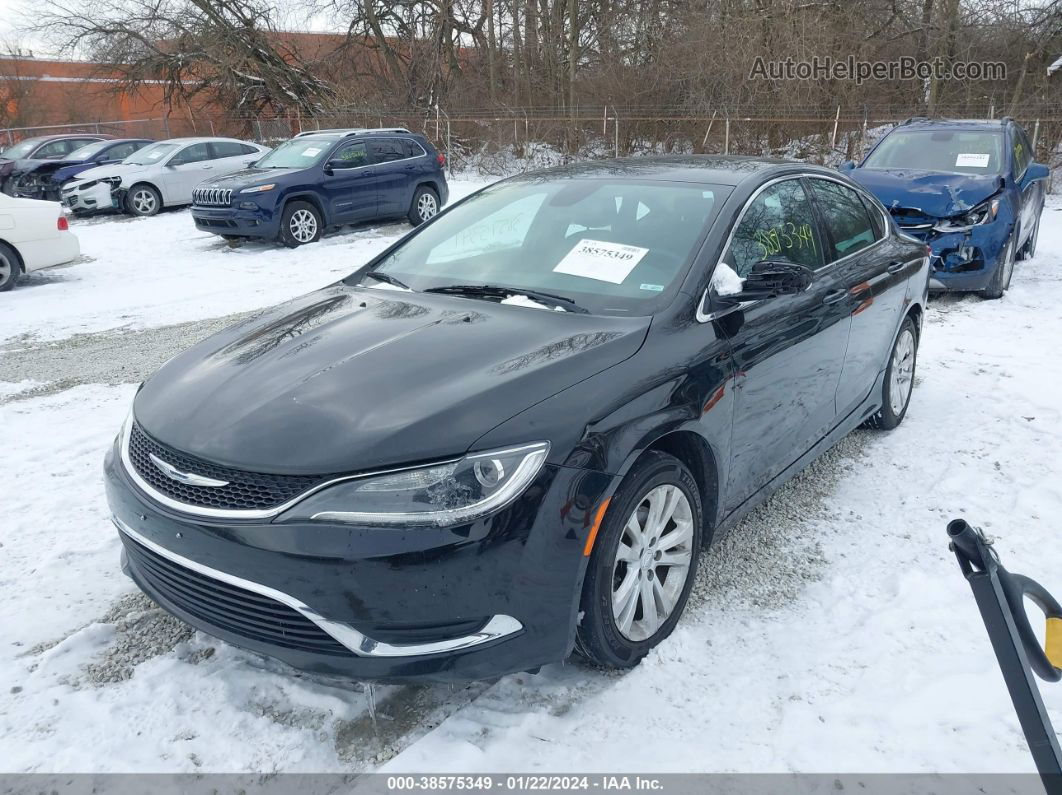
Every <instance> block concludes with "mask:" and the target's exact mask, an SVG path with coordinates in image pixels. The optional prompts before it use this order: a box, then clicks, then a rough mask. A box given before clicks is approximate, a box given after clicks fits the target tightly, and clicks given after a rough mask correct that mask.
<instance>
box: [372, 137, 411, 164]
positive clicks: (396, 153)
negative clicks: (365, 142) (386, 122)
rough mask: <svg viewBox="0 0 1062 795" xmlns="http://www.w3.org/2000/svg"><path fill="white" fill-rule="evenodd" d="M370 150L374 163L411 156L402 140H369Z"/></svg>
mask: <svg viewBox="0 0 1062 795" xmlns="http://www.w3.org/2000/svg"><path fill="white" fill-rule="evenodd" d="M369 151H370V152H372V159H373V162H374V163H390V162H391V161H392V160H403V159H404V158H407V157H409V155H408V154H407V150H406V148H405V146H404V145H403V142H401V141H388V140H384V141H369Z"/></svg>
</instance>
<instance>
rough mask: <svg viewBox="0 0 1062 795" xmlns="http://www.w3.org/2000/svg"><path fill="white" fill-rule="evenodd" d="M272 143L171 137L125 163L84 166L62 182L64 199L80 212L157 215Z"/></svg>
mask: <svg viewBox="0 0 1062 795" xmlns="http://www.w3.org/2000/svg"><path fill="white" fill-rule="evenodd" d="M268 151H269V147H266V146H260V145H258V144H255V143H250V142H249V141H237V140H235V139H234V138H171V139H169V140H168V141H159V142H158V143H154V144H149V145H148V146H145V147H144V148H143V149H141V150H140V151H138V152H134V153H133V154H131V155H130V156H129V157H127V158H126V159H125V160H123V161H122V162H121V163H114V164H112V165H109V166H99V167H97V168H90V169H89V170H88V171H82V172H81V173H80V174H79V175H78V178H77V179H76V180H74V181H73V182H70V183H67V184H66V185H64V186H63V193H62V198H63V204H65V205H66V206H67V207H69V208H70V209H71V210H73V211H74V212H76V213H87V212H95V211H97V210H124V211H125V212H127V213H131V214H133V215H154V214H155V213H157V212H158V211H159V210H161V209H162V208H163V207H174V206H177V205H181V204H191V203H192V189H193V188H195V186H196V185H198V184H199V183H200V182H202V181H203V180H205V179H210V178H212V177H218V176H224V175H226V174H231V173H233V172H235V171H239V170H241V169H244V168H247V166H249V165H251V163H254V162H255V161H257V160H258V159H260V158H261V157H262V155H264V154H265V153H266V152H268Z"/></svg>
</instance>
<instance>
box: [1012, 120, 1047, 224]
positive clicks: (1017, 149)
mask: <svg viewBox="0 0 1062 795" xmlns="http://www.w3.org/2000/svg"><path fill="white" fill-rule="evenodd" d="M1011 138H1012V140H1011V146H1012V147H1013V150H1014V181H1015V182H1016V183H1017V185H1018V190H1020V191H1021V214H1020V218H1021V223H1020V227H1021V228H1020V230H1019V233H1020V235H1021V239H1020V240H1019V241H1018V244H1019V245H1021V244H1022V243H1024V242H1025V240H1026V239H1027V238H1028V236H1029V234H1030V233H1031V232H1032V230H1033V227H1034V226H1035V224H1036V216H1037V213H1038V211H1039V209H1040V191H1041V190H1043V188H1042V187H1041V186H1040V184H1039V183H1037V182H1034V181H1033V180H1030V179H1029V178H1028V171H1029V164H1031V163H1032V161H1033V150H1032V144H1031V143H1029V139H1028V138H1027V137H1026V135H1025V131H1024V130H1022V129H1021V128H1020V127H1018V126H1017V125H1014V126H1013V127H1012V128H1011Z"/></svg>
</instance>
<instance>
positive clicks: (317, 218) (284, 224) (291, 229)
mask: <svg viewBox="0 0 1062 795" xmlns="http://www.w3.org/2000/svg"><path fill="white" fill-rule="evenodd" d="M323 228H324V222H323V221H322V219H321V213H319V212H318V211H317V208H316V207H314V206H313V205H312V204H310V203H309V202H300V201H294V202H288V203H287V205H285V207H284V214H283V215H282V216H281V218H280V235H279V237H278V239H279V240H280V242H281V243H283V244H284V245H285V246H287V247H288V248H298V247H299V246H303V245H306V244H307V243H314V242H316V241H318V240H320V239H321V233H322V231H323Z"/></svg>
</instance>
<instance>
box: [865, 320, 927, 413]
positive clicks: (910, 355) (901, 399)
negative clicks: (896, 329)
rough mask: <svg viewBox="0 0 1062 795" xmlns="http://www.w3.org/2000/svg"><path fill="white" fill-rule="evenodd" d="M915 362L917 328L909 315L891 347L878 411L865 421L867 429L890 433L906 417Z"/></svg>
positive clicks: (916, 355)
mask: <svg viewBox="0 0 1062 795" xmlns="http://www.w3.org/2000/svg"><path fill="white" fill-rule="evenodd" d="M917 362H918V327H917V326H915V322H914V320H913V319H911V317H910V316H908V317H907V318H905V319H904V321H903V325H902V326H900V333H899V334H897V335H896V342H894V343H893V345H892V355H891V356H889V366H888V367H887V368H886V370H885V383H884V384H882V387H881V410H880V411H878V413H877V414H875V415H874V416H873V417H871V418H870V419H869V420H867V421H866V425H867V427H868V428H880V429H882V430H885V431H891V430H892V429H893V428H895V427H896V426H897V425H899V424H900V423H901V422H903V418H904V417H905V416H907V407H908V406H909V405H910V404H911V391H912V390H913V389H914V376H915V365H916V364H917Z"/></svg>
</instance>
